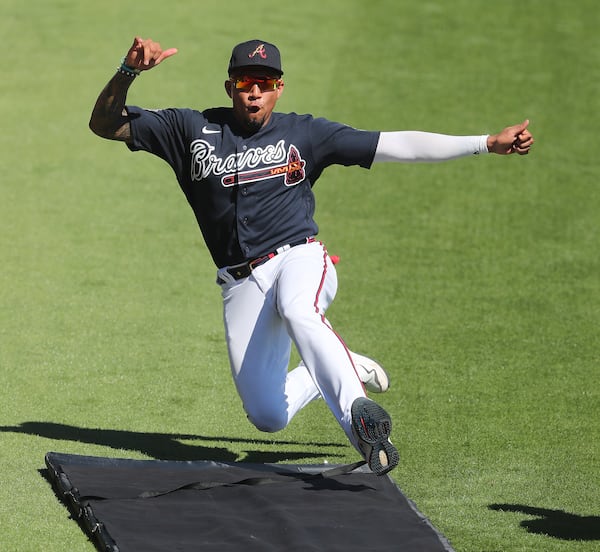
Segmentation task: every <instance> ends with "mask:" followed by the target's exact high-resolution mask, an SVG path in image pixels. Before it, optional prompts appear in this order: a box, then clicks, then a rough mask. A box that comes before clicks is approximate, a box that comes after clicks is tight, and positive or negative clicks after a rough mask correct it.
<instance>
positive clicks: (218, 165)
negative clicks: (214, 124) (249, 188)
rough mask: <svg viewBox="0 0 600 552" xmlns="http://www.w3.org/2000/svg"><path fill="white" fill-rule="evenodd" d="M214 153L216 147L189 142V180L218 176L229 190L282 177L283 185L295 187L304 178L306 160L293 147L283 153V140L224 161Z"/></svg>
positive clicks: (230, 156) (200, 142) (235, 154)
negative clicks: (236, 186)
mask: <svg viewBox="0 0 600 552" xmlns="http://www.w3.org/2000/svg"><path fill="white" fill-rule="evenodd" d="M214 150H215V147H214V146H212V145H211V144H209V143H208V142H207V141H205V140H194V141H193V142H192V143H191V145H190V152H191V154H192V166H191V174H190V176H191V178H192V180H203V179H204V178H207V177H209V176H210V175H214V176H221V184H222V185H223V186H225V187H230V186H234V185H236V184H247V183H249V182H258V181H260V180H266V179H268V178H277V177H278V176H283V175H285V185H286V186H295V185H296V184H299V183H300V182H302V181H303V180H304V178H305V176H306V172H305V170H304V167H305V166H306V161H304V160H303V159H302V158H301V157H300V152H299V151H298V148H296V147H295V146H294V145H290V147H289V148H288V149H287V151H286V149H285V141H284V140H279V142H277V144H275V145H272V144H270V145H268V146H265V147H264V148H261V147H256V148H250V149H248V150H246V151H243V152H240V153H232V154H230V155H228V156H227V157H225V158H222V157H217V156H216V155H215V154H214V153H213V152H214ZM265 165H267V166H266V167H265Z"/></svg>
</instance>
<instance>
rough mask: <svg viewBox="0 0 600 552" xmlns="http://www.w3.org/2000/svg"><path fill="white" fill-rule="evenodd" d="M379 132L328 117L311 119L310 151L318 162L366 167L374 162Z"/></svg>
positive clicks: (321, 163)
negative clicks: (331, 119) (337, 121)
mask: <svg viewBox="0 0 600 552" xmlns="http://www.w3.org/2000/svg"><path fill="white" fill-rule="evenodd" d="M379 134H380V133H379V132H374V131H367V130H358V129H356V128H353V127H350V126H348V125H344V124H342V123H335V122H332V121H328V120H327V119H322V118H318V119H314V120H313V124H312V127H311V143H312V145H313V154H314V156H315V160H316V162H317V164H318V165H321V166H324V167H325V166H328V165H345V166H350V165H359V166H361V167H363V168H365V169H368V168H370V167H371V165H372V164H373V159H374V157H375V151H376V149H377V142H378V141H379Z"/></svg>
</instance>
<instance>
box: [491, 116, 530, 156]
mask: <svg viewBox="0 0 600 552" xmlns="http://www.w3.org/2000/svg"><path fill="white" fill-rule="evenodd" d="M528 126H529V120H528V119H526V120H525V121H523V122H522V123H520V124H518V125H513V126H509V127H506V128H505V129H504V130H501V131H500V132H499V133H498V134H491V135H490V136H488V139H487V148H488V151H489V152H490V153H498V154H500V155H509V154H511V153H518V154H519V155H527V154H528V153H529V150H530V149H531V146H532V145H533V142H534V139H533V136H532V135H531V132H529V130H528V129H527V127H528Z"/></svg>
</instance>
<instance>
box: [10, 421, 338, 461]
mask: <svg viewBox="0 0 600 552" xmlns="http://www.w3.org/2000/svg"><path fill="white" fill-rule="evenodd" d="M0 432H11V433H24V434H27V435H37V436H39V437H45V438H47V439H54V440H59V441H75V442H78V443H89V444H94V445H101V446H106V447H110V448H113V449H118V450H130V451H135V452H141V453H143V454H146V455H147V456H150V457H151V458H154V459H156V460H185V461H193V460H214V461H216V462H236V461H238V455H237V454H236V453H234V452H232V451H230V450H228V449H227V448H224V447H219V446H204V445H190V444H186V443H182V442H180V441H181V440H186V441H192V440H193V441H204V442H213V443H223V442H227V441H229V442H232V443H248V444H249V445H254V446H256V445H259V446H260V445H270V446H273V445H281V446H283V445H285V446H302V445H306V443H299V442H294V441H275V440H266V439H265V440H256V439H240V438H236V437H218V438H217V437H205V436H201V435H189V434H178V433H145V432H138V431H124V430H116V429H89V428H83V427H76V426H71V425H66V424H58V423H52V422H23V423H22V424H20V425H18V426H0ZM310 446H311V447H315V446H317V447H327V448H330V447H339V446H341V445H340V444H339V443H312V442H311V443H310ZM328 456H336V455H335V454H331V453H330V452H328ZM317 457H318V458H322V457H323V455H322V454H318V453H313V452H305V451H289V450H288V451H276V452H271V451H249V452H248V456H247V458H245V459H244V460H243V461H244V462H257V461H260V462H265V463H277V462H283V461H289V460H298V459H302V458H317Z"/></svg>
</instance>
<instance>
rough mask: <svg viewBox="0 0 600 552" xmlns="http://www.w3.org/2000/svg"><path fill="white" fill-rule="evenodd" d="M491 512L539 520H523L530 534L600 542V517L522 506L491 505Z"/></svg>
mask: <svg viewBox="0 0 600 552" xmlns="http://www.w3.org/2000/svg"><path fill="white" fill-rule="evenodd" d="M489 508H490V510H497V511H500V512H518V513H521V514H527V515H528V516H536V517H537V519H526V520H523V521H522V522H521V523H520V525H521V527H524V528H525V529H527V531H528V532H529V533H535V534H538V535H547V536H549V537H554V538H556V539H562V540H582V541H593V540H600V517H598V516H580V515H577V514H569V513H568V512H564V511H563V510H548V509H546V508H535V507H533V506H524V505H522V504H490V506H489Z"/></svg>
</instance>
